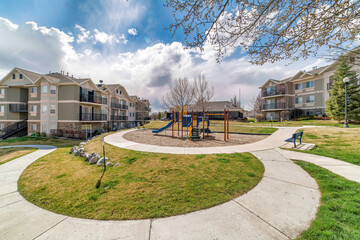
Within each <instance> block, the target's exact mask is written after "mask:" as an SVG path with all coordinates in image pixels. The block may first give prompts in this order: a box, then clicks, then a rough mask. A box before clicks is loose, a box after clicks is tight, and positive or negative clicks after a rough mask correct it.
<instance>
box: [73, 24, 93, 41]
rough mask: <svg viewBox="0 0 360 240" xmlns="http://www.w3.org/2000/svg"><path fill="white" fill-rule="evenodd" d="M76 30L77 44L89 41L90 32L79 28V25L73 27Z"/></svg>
mask: <svg viewBox="0 0 360 240" xmlns="http://www.w3.org/2000/svg"><path fill="white" fill-rule="evenodd" d="M75 28H76V29H79V31H80V34H78V35H77V37H78V39H77V40H76V42H77V43H84V42H86V41H87V40H89V39H91V38H92V36H90V31H89V30H86V29H85V28H83V27H81V26H80V25H78V24H76V25H75Z"/></svg>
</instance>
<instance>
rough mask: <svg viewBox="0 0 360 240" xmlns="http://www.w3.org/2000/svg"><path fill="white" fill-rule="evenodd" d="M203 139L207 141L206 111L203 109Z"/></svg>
mask: <svg viewBox="0 0 360 240" xmlns="http://www.w3.org/2000/svg"><path fill="white" fill-rule="evenodd" d="M202 120H203V139H205V109H203V119H202Z"/></svg>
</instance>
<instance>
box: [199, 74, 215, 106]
mask: <svg viewBox="0 0 360 240" xmlns="http://www.w3.org/2000/svg"><path fill="white" fill-rule="evenodd" d="M214 93H215V90H214V87H213V86H210V85H209V82H208V81H207V80H206V78H205V75H200V76H199V77H198V78H195V82H194V98H195V103H196V104H197V106H199V107H200V108H201V109H202V110H206V109H207V108H208V107H209V102H210V100H211V98H212V97H213V96H214Z"/></svg>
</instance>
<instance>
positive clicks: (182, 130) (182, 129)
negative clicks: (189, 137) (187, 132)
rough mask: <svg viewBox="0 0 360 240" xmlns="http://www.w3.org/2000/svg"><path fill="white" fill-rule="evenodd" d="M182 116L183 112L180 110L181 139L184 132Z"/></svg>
mask: <svg viewBox="0 0 360 240" xmlns="http://www.w3.org/2000/svg"><path fill="white" fill-rule="evenodd" d="M183 114H184V112H183V110H182V109H181V138H183V137H184V134H183V132H184V119H183V117H184V115H183Z"/></svg>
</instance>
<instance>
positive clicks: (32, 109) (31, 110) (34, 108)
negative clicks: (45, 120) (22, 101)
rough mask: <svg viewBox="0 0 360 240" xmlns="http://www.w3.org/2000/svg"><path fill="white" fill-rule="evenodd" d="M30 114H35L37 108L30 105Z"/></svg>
mask: <svg viewBox="0 0 360 240" xmlns="http://www.w3.org/2000/svg"><path fill="white" fill-rule="evenodd" d="M30 112H35V113H36V112H37V106H36V105H31V106H30Z"/></svg>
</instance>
